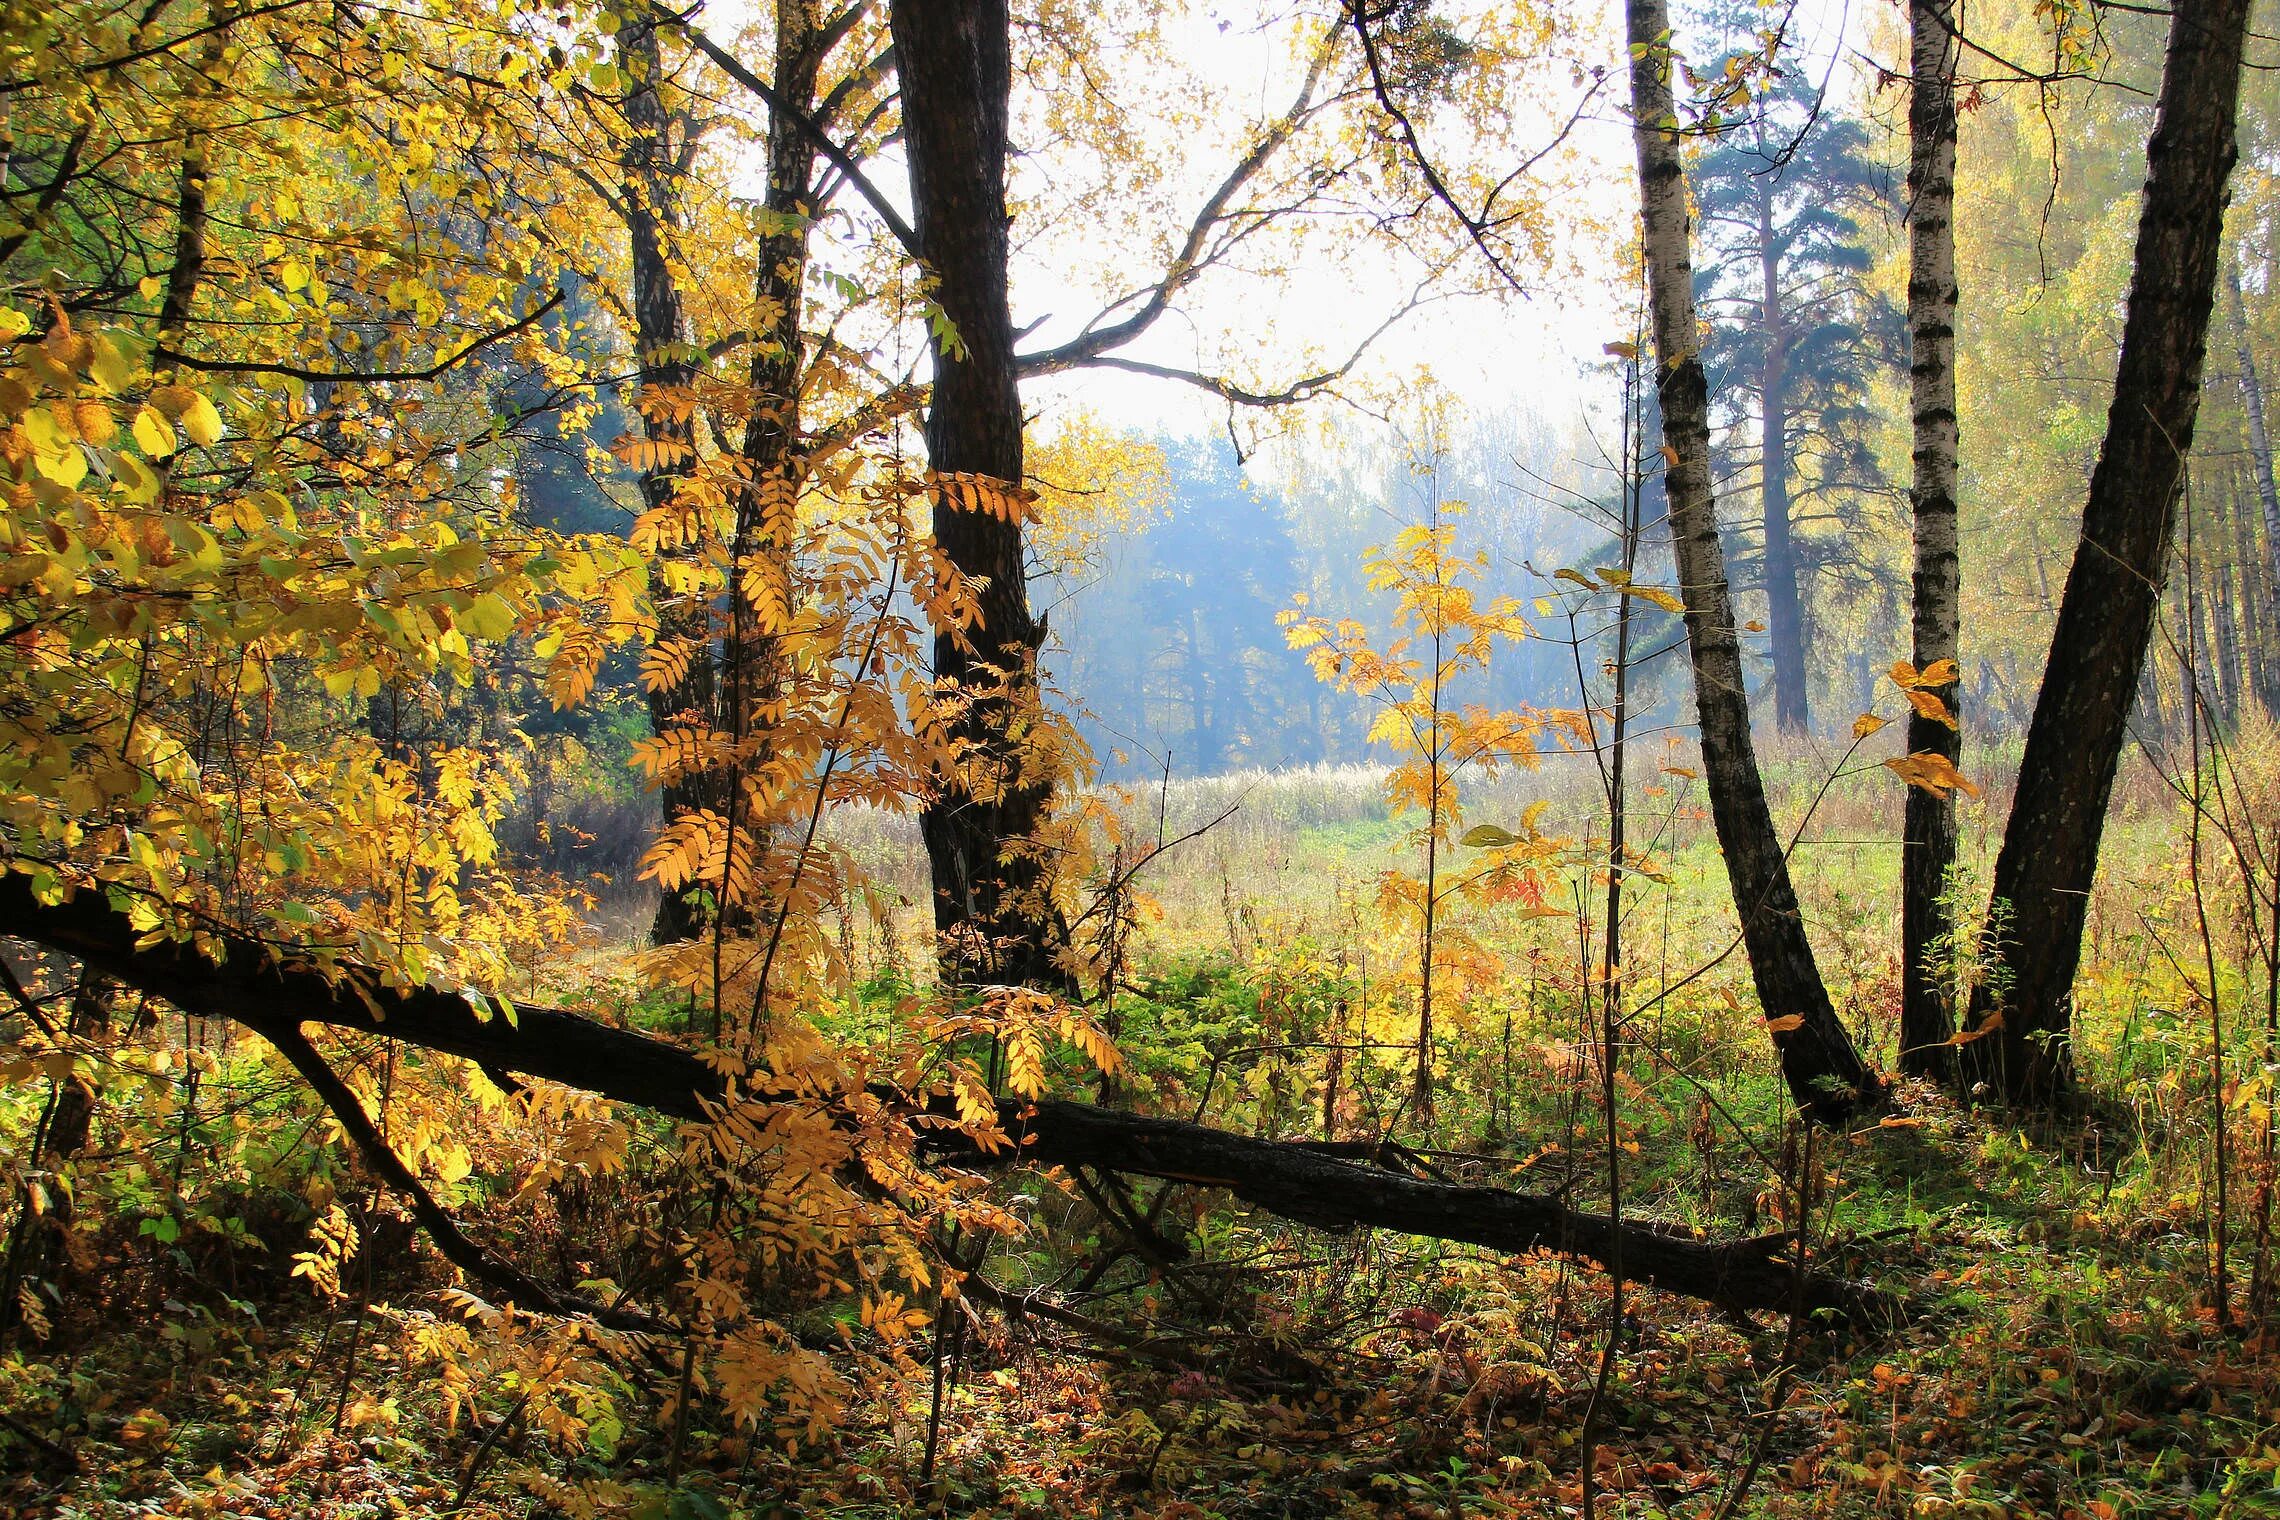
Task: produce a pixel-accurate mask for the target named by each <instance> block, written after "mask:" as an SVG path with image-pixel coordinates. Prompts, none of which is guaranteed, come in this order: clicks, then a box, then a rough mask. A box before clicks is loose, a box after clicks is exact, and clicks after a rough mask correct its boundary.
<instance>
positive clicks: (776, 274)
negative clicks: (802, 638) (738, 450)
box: [729, 0, 828, 741]
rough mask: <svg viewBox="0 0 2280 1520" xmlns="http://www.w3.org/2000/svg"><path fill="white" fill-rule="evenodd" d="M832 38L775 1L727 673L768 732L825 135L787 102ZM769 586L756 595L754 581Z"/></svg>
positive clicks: (740, 703) (787, 590) (809, 96)
mask: <svg viewBox="0 0 2280 1520" xmlns="http://www.w3.org/2000/svg"><path fill="white" fill-rule="evenodd" d="M827 45H828V43H827V40H826V39H824V38H822V37H820V36H819V35H818V23H817V19H816V3H815V0H777V5H776V70H775V89H776V98H777V101H778V102H780V103H781V104H779V105H771V106H770V108H769V112H768V188H767V193H766V194H765V195H764V196H763V197H762V200H761V212H762V220H761V230H760V240H759V247H758V249H757V250H756V251H755V254H754V260H755V268H754V271H753V279H752V306H753V310H754V312H755V313H757V314H758V320H759V322H760V324H761V325H760V326H759V327H758V328H757V329H756V330H755V331H754V332H753V333H752V335H751V337H752V361H751V365H750V367H749V369H748V370H747V372H746V386H747V396H748V401H747V404H748V405H749V406H750V408H751V411H750V413H749V415H748V416H747V417H746V419H745V424H744V462H743V476H744V483H743V489H742V490H741V491H740V493H739V495H738V498H737V507H736V543H735V561H736V566H737V574H736V581H737V594H738V597H739V599H740V600H739V604H738V608H737V616H736V617H735V618H734V619H733V620H732V623H731V630H732V633H731V638H732V644H733V648H732V650H731V658H730V660H729V684H730V688H731V689H730V698H731V704H732V712H733V713H734V724H735V727H734V731H735V732H737V733H739V734H748V733H749V734H755V735H757V736H759V737H761V738H762V739H763V741H764V740H765V736H766V732H767V730H768V728H769V727H770V726H772V725H773V724H774V723H776V722H777V721H778V720H779V719H780V718H781V717H782V706H783V674H782V660H781V657H780V655H779V653H778V650H779V647H780V645H779V641H780V639H781V637H782V635H783V633H784V632H785V629H786V626H787V621H788V619H789V617H790V615H791V610H792V600H793V592H792V554H793V550H794V542H793V540H794V536H795V533H796V530H797V511H798V504H799V493H800V484H801V460H800V385H801V379H802V375H803V373H804V366H803V364H802V357H803V356H802V351H801V347H800V308H801V304H802V302H803V301H804V300H805V299H806V294H807V265H808V229H809V227H810V226H811V224H812V218H813V216H814V211H815V208H814V207H813V206H812V205H810V204H809V202H810V200H811V199H812V198H813V196H814V180H815V154H816V150H815V142H814V139H813V138H812V137H811V136H810V135H809V134H808V133H807V132H806V131H804V130H802V128H801V126H800V124H799V123H798V122H797V121H796V120H795V119H794V118H793V117H792V116H791V115H790V114H789V113H788V112H787V111H786V110H785V109H783V107H785V106H789V107H791V108H793V109H796V110H798V111H801V112H803V113H812V112H813V111H814V109H815V100H816V82H817V79H818V77H819V75H820V74H821V71H822V67H823V52H824V50H825V48H826V46H827ZM756 588H765V589H762V590H760V592H759V594H758V595H753V594H752V592H753V591H754V590H755V589H756Z"/></svg>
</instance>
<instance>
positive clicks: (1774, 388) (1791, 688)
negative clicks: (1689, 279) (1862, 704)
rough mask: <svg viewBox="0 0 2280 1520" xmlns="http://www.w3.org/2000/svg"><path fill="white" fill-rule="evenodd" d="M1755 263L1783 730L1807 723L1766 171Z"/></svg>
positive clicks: (1769, 637)
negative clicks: (1762, 351)
mask: <svg viewBox="0 0 2280 1520" xmlns="http://www.w3.org/2000/svg"><path fill="white" fill-rule="evenodd" d="M1758 268H1759V275H1760V278H1761V280H1762V281H1763V284H1764V294H1763V296H1762V298H1761V300H1760V302H1759V310H1758V325H1759V328H1760V330H1761V332H1762V333H1763V337H1764V342H1765V361H1764V364H1763V367H1762V369H1761V370H1760V373H1759V375H1758V401H1759V413H1758V420H1759V438H1758V491H1759V496H1760V504H1761V505H1762V507H1763V508H1764V511H1763V513H1762V516H1763V519H1764V525H1765V624H1766V643H1767V645H1768V646H1769V647H1770V649H1771V650H1772V653H1773V721H1774V723H1775V725H1776V726H1777V727H1779V728H1780V730H1781V731H1782V732H1783V733H1785V734H1802V733H1804V732H1805V731H1806V729H1807V728H1808V727H1810V726H1811V721H1812V720H1811V716H1810V713H1809V711H1808V703H1807V698H1806V689H1805V599H1804V596H1803V594H1802V592H1801V591H1800V590H1799V588H1798V566H1797V544H1796V541H1795V540H1794V539H1793V538H1792V537H1791V536H1790V522H1789V332H1788V326H1787V321H1786V318H1785V314H1784V313H1783V311H1782V309H1781V257H1780V250H1779V247H1778V245H1777V244H1776V243H1775V241H1774V230H1773V179H1772V176H1770V175H1768V176H1767V177H1766V178H1765V179H1763V180H1762V181H1760V183H1759V189H1758Z"/></svg>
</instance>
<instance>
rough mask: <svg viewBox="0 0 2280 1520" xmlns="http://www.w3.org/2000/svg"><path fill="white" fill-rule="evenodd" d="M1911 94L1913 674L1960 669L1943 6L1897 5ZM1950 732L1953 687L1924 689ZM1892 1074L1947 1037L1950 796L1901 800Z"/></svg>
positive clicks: (1951, 117) (1949, 59)
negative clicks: (1904, 18) (1896, 1032)
mask: <svg viewBox="0 0 2280 1520" xmlns="http://www.w3.org/2000/svg"><path fill="white" fill-rule="evenodd" d="M1908 17H1909V28H1910V33H1911V36H1910V48H1911V57H1912V62H1913V83H1912V85H1911V94H1910V97H1909V101H1908V343H1909V364H1908V371H1909V397H1908V399H1909V406H1910V412H1911V415H1912V418H1913V426H1914V430H1915V450H1914V456H1915V480H1914V483H1913V484H1912V485H1911V487H1910V489H1909V492H1908V502H1909V506H1910V508H1911V510H1912V512H1913V515H1914V519H1915V530H1916V570H1915V616H1914V621H1913V627H1912V629H1911V634H1912V647H1911V653H1910V654H1909V659H1910V660H1912V661H1913V662H1914V663H1915V666H1916V668H1917V669H1918V670H1926V669H1929V668H1930V667H1932V666H1934V665H1937V664H1939V663H1940V662H1941V661H1943V660H1951V661H1952V660H1957V659H1959V658H1960V654H1961V650H1960V643H1961V641H1960V638H1959V636H1958V629H1959V626H1960V623H1961V601H1962V576H1961V571H1960V567H1959V565H1958V563H1957V559H1956V501H1955V490H1956V455H1957V451H1958V447H1959V440H1958V437H1957V427H1956V410H1955V309H1956V277H1955V227H1954V223H1953V218H1954V215H1955V137H1956V123H1955V62H1956V40H1955V20H1954V15H1953V3H1952V0H1913V3H1912V4H1911V5H1910V6H1909V12H1908ZM1931 692H1932V695H1934V696H1936V697H1938V698H1939V699H1940V700H1941V701H1943V702H1945V703H1946V704H1947V710H1948V713H1949V715H1950V716H1951V717H1955V718H1956V719H1957V721H1958V723H1960V722H1961V721H1962V719H1961V711H1962V708H1961V704H1962V697H1963V684H1962V682H1961V681H1951V682H1949V683H1948V684H1946V685H1944V686H1938V687H1933V688H1931ZM1908 749H1909V751H1910V753H1914V754H1920V753H1925V752H1929V753H1932V754H1936V755H1940V756H1942V757H1944V758H1945V759H1947V760H1948V761H1949V762H1950V763H1951V764H1953V763H1958V762H1960V761H1961V760H1962V759H1963V735H1962V733H1961V732H1960V731H1959V730H1958V729H1956V728H1951V727H1949V726H1948V725H1947V724H1945V723H1942V722H1939V721H1938V720H1937V719H1934V718H1927V717H1925V716H1924V715H1922V714H1921V713H1916V712H1911V713H1910V714H1909V717H1908ZM1900 838H1901V846H1900V849H1901V868H1900V1069H1901V1070H1902V1071H1905V1072H1908V1073H1910V1074H1912V1075H1916V1076H1934V1075H1938V1074H1940V1073H1941V1072H1943V1071H1944V1070H1946V1068H1947V1066H1948V1060H1947V1056H1948V1050H1949V1047H1948V1045H1947V1040H1948V1038H1949V1036H1951V1035H1953V1034H1954V1033H1955V1010H1954V1009H1953V1008H1951V1007H1950V1006H1949V997H1948V992H1949V987H1950V986H1951V985H1952V984H1951V982H1950V979H1949V978H1948V977H1947V976H1945V975H1944V974H1942V973H1941V971H1940V967H1939V960H1940V957H1941V956H1942V955H1943V954H1944V953H1945V952H1944V951H1943V949H1942V947H1943V946H1946V945H1948V944H1950V943H1951V941H1952V939H1953V936H1954V933H1955V916H1954V913H1953V912H1952V911H1951V909H1950V907H1949V904H1948V902H1947V900H1946V893H1947V886H1948V873H1949V871H1951V870H1952V869H1954V866H1955V844H1956V827H1955V796H1954V794H1953V793H1935V792H1930V791H1926V790H1924V789H1923V788H1921V787H1913V786H1912V787H1910V788H1908V798H1907V802H1906V804H1905V813H1904V816H1903V818H1902V821H1901V835H1900Z"/></svg>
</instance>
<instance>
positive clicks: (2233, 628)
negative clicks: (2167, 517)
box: [2186, 493, 2241, 726]
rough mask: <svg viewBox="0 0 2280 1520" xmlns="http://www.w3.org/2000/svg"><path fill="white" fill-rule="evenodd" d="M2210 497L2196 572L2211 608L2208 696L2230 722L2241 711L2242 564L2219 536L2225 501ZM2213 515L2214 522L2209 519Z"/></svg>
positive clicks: (2223, 720)
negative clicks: (2237, 592) (2232, 559)
mask: <svg viewBox="0 0 2280 1520" xmlns="http://www.w3.org/2000/svg"><path fill="white" fill-rule="evenodd" d="M2207 501H2208V502H2209V506H2208V507H2205V508H2204V509H2203V510H2202V511H2201V513H2200V516H2201V519H2202V522H2203V524H2204V526H2203V527H2202V528H2201V529H2200V532H2201V535H2202V537H2201V540H2200V542H2199V544H2197V545H2196V547H2195V555H2194V557H2195V558H2196V559H2198V560H2199V561H2200V563H2199V565H2198V566H2197V567H2196V570H2195V573H2196V575H2197V576H2198V577H2199V580H2200V584H2201V600H2202V601H2203V602H2205V603H2206V604H2207V605H2208V609H2209V628H2208V636H2209V645H2208V649H2209V660H2208V665H2209V699H2210V701H2212V702H2213V703H2215V704H2216V717H2217V720H2218V721H2219V722H2220V723H2223V724H2225V725H2227V726H2229V725H2230V724H2231V723H2232V721H2233V719H2234V717H2236V716H2237V715H2238V714H2239V712H2240V692H2241V657H2240V619H2239V616H2238V612H2237V607H2238V603H2237V602H2236V600H2235V598H2234V595H2233V587H2234V585H2235V584H2236V581H2237V577H2236V575H2235V571H2236V569H2237V568H2240V567H2236V566H2234V565H2232V564H2230V563H2229V562H2228V561H2227V559H2226V556H2225V550H2224V540H2223V538H2222V537H2221V536H2220V535H2221V533H2222V531H2223V528H2224V515H2223V514H2224V506H2225V503H2224V501H2223V500H2222V498H2220V497H2217V496H2216V495H2215V494H2214V493H2210V494H2209V496H2208V497H2207ZM2186 510H2187V511H2188V512H2190V511H2192V510H2193V503H2192V502H2187V504H2186ZM2212 515H2213V516H2214V517H2215V521H2214V522H2210V521H2209V518H2210V517H2211V516H2212Z"/></svg>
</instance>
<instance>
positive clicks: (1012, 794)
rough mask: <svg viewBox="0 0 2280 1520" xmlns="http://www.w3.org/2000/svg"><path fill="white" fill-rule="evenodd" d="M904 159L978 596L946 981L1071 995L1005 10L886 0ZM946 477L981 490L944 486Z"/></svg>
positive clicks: (963, 661)
mask: <svg viewBox="0 0 2280 1520" xmlns="http://www.w3.org/2000/svg"><path fill="white" fill-rule="evenodd" d="M891 24H892V28H893V32H894V45H895V60H896V68H897V70H898V71H899V73H900V76H901V80H902V107H903V139H904V142H905V144H906V145H907V148H908V151H909V155H910V184H911V211H912V223H913V227H914V230H915V231H916V233H917V236H918V247H919V254H920V257H921V258H922V259H923V261H924V262H925V265H926V268H927V272H928V273H929V274H930V275H931V276H933V278H934V279H935V281H936V284H935V289H934V297H935V300H936V302H937V303H938V304H939V305H940V307H941V311H942V315H943V316H944V317H946V318H948V320H949V324H950V327H951V328H952V329H953V331H954V334H955V336H954V337H945V335H944V334H943V333H942V332H941V331H940V329H939V326H937V327H936V328H935V329H934V331H933V344H934V388H933V396H932V401H931V404H930V405H929V406H928V407H927V413H926V452H927V458H928V462H929V463H930V464H931V466H932V468H933V471H934V475H935V477H936V483H935V487H934V492H933V494H934V538H935V542H936V543H937V544H939V545H940V547H941V549H942V552H943V553H944V554H945V555H946V556H947V557H948V558H949V560H950V562H951V563H952V564H953V565H955V566H956V567H957V568H958V570H959V572H960V573H961V574H962V575H964V576H965V577H966V578H967V579H968V581H969V582H970V583H971V584H972V586H973V587H974V589H975V591H976V600H977V602H978V606H979V617H978V618H977V620H976V621H975V623H974V625H973V626H972V627H971V628H970V629H966V630H963V631H960V630H955V629H950V630H944V631H942V632H940V633H938V634H937V635H936V637H935V641H934V663H935V674H936V676H937V677H938V678H940V679H941V680H943V681H945V682H946V683H948V684H950V685H951V686H952V687H954V688H955V689H957V690H958V691H959V692H960V693H961V694H962V695H963V696H964V697H965V698H966V699H967V703H968V705H967V706H966V709H965V711H964V713H963V714H962V715H961V716H960V717H959V718H958V719H957V721H956V723H955V726H954V729H953V737H954V739H955V742H956V743H958V744H959V746H960V747H961V750H962V754H961V757H960V759H959V762H958V763H957V764H956V765H955V766H954V767H952V768H950V769H948V770H947V771H946V772H945V774H944V775H943V776H942V778H941V781H940V786H939V790H938V792H937V795H936V796H935V797H934V798H933V799H932V800H931V801H930V802H929V803H928V804H927V807H926V810H925V812H924V813H923V814H922V815H921V818H920V828H921V832H922V833H923V835H924V836H925V840H926V854H927V861H928V864H929V865H930V867H931V868H932V874H933V885H934V923H935V928H936V930H937V932H938V933H939V935H940V936H941V949H942V963H943V968H944V970H945V972H946V974H948V975H949V976H950V977H951V979H952V980H954V981H959V982H967V983H971V982H983V981H986V982H1023V983H1032V984H1036V985H1041V986H1048V987H1057V988H1068V987H1071V986H1072V985H1073V976H1072V973H1071V971H1070V969H1069V968H1068V966H1067V965H1066V960H1065V956H1064V954H1063V951H1064V948H1065V946H1066V942H1067V934H1066V931H1065V929H1064V928H1063V927H1062V926H1061V923H1060V915H1059V914H1058V913H1057V912H1056V911H1055V909H1054V907H1053V904H1052V903H1051V901H1050V900H1049V886H1050V873H1049V871H1048V869H1047V863H1046V862H1045V861H1044V860H1043V858H1042V857H1041V856H1040V854H1039V843H1038V840H1037V834H1038V827H1039V825H1040V824H1041V823H1042V822H1043V821H1044V817H1045V809H1046V805H1047V803H1048V802H1049V801H1050V799H1051V795H1052V783H1051V778H1050V776H1049V774H1046V773H1045V772H1044V771H1043V770H1042V768H1041V762H1040V757H1039V756H1038V755H1037V754H1036V753H1035V746H1034V745H1032V744H1031V743H1030V742H1029V735H1030V733H1031V732H1032V729H1033V724H1034V720H1035V717H1036V710H1037V701H1038V689H1037V652H1038V650H1039V649H1040V648H1041V647H1042V646H1043V644H1044V641H1045V626H1044V623H1043V622H1042V621H1041V620H1040V619H1038V618H1036V617H1035V616H1033V615H1032V614H1031V612H1030V610H1029V585H1028V572H1027V567H1026V566H1025V565H1024V563H1023V555H1022V525H1021V518H1020V514H1019V512H1018V511H1017V510H1014V509H1013V502H1014V496H1015V493H1018V492H1019V491H1020V489H1021V481H1022V444H1021V393H1020V387H1019V385H1018V383H1017V379H1016V372H1015V367H1014V352H1013V341H1014V336H1013V316H1012V312H1011V309H1010V307H1009V306H1008V304H1007V291H1006V277H1007V228H1008V223H1009V220H1010V218H1009V217H1008V216H1007V214H1006V209H1005V158H1006V130H1007V116H1008V110H1009V102H1008V97H1009V94H1010V91H1011V88H1012V60H1011V56H1010V53H1011V49H1010V40H1009V38H1008V35H1007V24H1008V23H1007V14H1006V5H1005V0H896V3H895V5H894V7H893V11H892V15H891ZM945 477H979V479H978V480H976V479H971V478H968V479H963V480H953V479H945Z"/></svg>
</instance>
